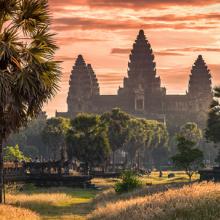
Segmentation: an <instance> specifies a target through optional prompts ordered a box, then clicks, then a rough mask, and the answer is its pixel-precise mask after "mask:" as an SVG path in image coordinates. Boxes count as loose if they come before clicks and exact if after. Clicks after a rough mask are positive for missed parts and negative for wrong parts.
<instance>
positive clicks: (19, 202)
mask: <svg viewBox="0 0 220 220" xmlns="http://www.w3.org/2000/svg"><path fill="white" fill-rule="evenodd" d="M96 193H97V191H95V190H86V189H71V188H64V187H62V188H48V189H39V188H38V189H32V190H25V191H24V192H21V193H11V194H8V195H7V198H6V199H7V203H9V204H12V205H13V206H16V207H22V208H26V209H29V210H31V211H34V212H35V213H37V214H38V215H39V216H40V217H41V219H44V220H49V219H66V220H72V219H74V220H82V219H85V218H84V216H86V215H87V214H88V213H89V212H90V211H91V209H92V204H91V200H92V199H93V198H94V197H95V195H96Z"/></svg>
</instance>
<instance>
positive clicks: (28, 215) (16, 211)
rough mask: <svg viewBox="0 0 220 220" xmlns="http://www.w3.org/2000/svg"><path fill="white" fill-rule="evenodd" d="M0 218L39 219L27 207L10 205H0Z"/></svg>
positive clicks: (10, 219) (7, 219) (14, 219)
mask: <svg viewBox="0 0 220 220" xmlns="http://www.w3.org/2000/svg"><path fill="white" fill-rule="evenodd" d="M0 219H1V220H30V219H31V220H39V219H40V217H39V215H37V214H36V213H34V212H32V211H30V210H29V209H23V208H17V207H15V206H11V205H0Z"/></svg>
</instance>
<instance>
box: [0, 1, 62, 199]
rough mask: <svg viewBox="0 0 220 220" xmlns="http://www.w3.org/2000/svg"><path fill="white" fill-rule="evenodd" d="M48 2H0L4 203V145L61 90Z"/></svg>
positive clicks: (0, 178) (0, 140) (0, 165)
mask: <svg viewBox="0 0 220 220" xmlns="http://www.w3.org/2000/svg"><path fill="white" fill-rule="evenodd" d="M49 26H50V15H49V10H48V2H47V0H0V203H2V188H3V155H2V148H3V142H4V141H5V139H7V137H8V136H9V134H10V133H11V132H14V131H17V130H18V129H19V128H20V127H21V126H25V125H26V124H27V121H28V120H29V119H31V118H33V117H35V116H36V115H37V114H38V113H39V112H40V111H41V108H42V106H43V103H45V102H47V101H48V100H49V99H51V98H52V97H53V96H54V94H55V93H56V91H57V89H58V82H59V78H60V68H59V63H58V62H56V61H53V57H54V53H55V50H56V49H57V47H56V45H55V43H54V41H53V34H51V33H50V30H49Z"/></svg>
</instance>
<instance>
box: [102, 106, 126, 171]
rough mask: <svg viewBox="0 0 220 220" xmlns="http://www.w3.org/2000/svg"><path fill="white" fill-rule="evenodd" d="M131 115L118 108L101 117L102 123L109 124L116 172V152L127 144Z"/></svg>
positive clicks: (109, 137) (109, 136) (109, 135)
mask: <svg viewBox="0 0 220 220" xmlns="http://www.w3.org/2000/svg"><path fill="white" fill-rule="evenodd" d="M129 120H130V115H128V114H127V113H125V112H123V111H121V110H120V109H118V108H114V109H112V111H111V112H105V113H104V114H102V116H101V121H103V123H107V126H108V139H109V143H110V146H111V150H112V158H113V171H115V152H116V151H117V150H118V149H120V148H122V147H123V145H124V144H125V142H126V140H127V138H128V134H127V127H128V122H129Z"/></svg>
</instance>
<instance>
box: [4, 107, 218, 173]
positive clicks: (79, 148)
mask: <svg viewBox="0 0 220 220" xmlns="http://www.w3.org/2000/svg"><path fill="white" fill-rule="evenodd" d="M177 134H181V135H182V136H185V137H186V138H187V139H192V141H194V142H196V143H197V147H198V148H200V150H202V151H203V152H204V156H205V162H206V163H213V162H214V161H215V155H216V151H217V150H216V149H215V148H214V146H213V144H212V143H207V142H206V141H205V140H204V138H203V131H202V130H201V129H200V128H199V127H198V126H197V124H195V123H191V122H188V123H186V124H185V125H183V126H182V127H180V128H179V131H178V132H175V133H172V134H169V131H168V129H167V127H166V125H165V124H164V123H162V122H158V121H155V120H146V119H143V118H136V117H134V116H131V115H129V114H127V113H125V112H123V111H121V110H120V109H113V110H112V111H110V112H105V113H103V114H102V115H95V114H83V113H82V114H79V115H78V116H77V117H76V118H75V119H73V120H70V119H67V118H50V119H48V120H46V118H45V117H39V118H38V119H36V120H33V121H31V122H30V123H29V126H28V127H27V128H25V129H21V130H20V132H19V133H17V134H13V135H11V136H10V138H9V140H8V143H7V144H8V145H13V146H15V145H16V144H18V145H19V147H20V149H21V151H22V152H23V153H24V155H26V156H28V157H30V158H32V159H35V158H36V157H37V158H38V159H39V160H41V159H42V160H60V159H65V160H67V159H73V158H74V159H78V160H79V161H81V162H84V163H86V166H87V167H94V166H103V167H105V166H106V163H108V164H112V170H115V164H120V163H121V164H124V166H125V167H126V168H153V167H154V168H157V169H166V168H170V165H171V160H170V158H171V157H172V156H173V155H174V154H176V152H177V141H176V136H177Z"/></svg>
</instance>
